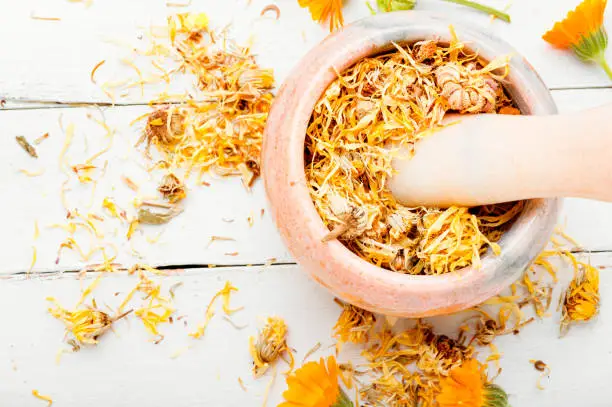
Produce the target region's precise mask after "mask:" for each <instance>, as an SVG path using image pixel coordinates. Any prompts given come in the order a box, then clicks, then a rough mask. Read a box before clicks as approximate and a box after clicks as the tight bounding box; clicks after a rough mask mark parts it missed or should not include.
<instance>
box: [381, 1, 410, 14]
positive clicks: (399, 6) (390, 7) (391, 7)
mask: <svg viewBox="0 0 612 407" xmlns="http://www.w3.org/2000/svg"><path fill="white" fill-rule="evenodd" d="M376 5H377V6H378V10H379V11H385V12H386V11H398V10H412V9H413V8H414V6H415V5H416V0H376Z"/></svg>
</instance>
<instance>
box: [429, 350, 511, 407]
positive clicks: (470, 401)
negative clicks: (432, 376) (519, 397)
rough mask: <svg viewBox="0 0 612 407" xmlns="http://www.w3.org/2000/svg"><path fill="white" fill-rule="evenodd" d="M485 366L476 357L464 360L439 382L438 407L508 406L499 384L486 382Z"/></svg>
mask: <svg viewBox="0 0 612 407" xmlns="http://www.w3.org/2000/svg"><path fill="white" fill-rule="evenodd" d="M484 369H485V367H484V366H483V365H481V364H480V363H479V362H478V361H477V360H476V359H470V360H467V361H465V362H464V363H463V364H461V366H459V367H456V368H454V369H453V370H451V371H450V373H449V375H448V377H446V378H444V379H442V380H441V382H440V388H441V390H440V394H438V395H437V396H436V402H437V403H438V405H439V406H440V407H457V406H464V407H508V406H510V404H509V403H508V395H507V394H506V392H505V391H504V390H503V389H502V388H501V387H499V386H497V385H495V384H491V383H487V377H486V374H485V372H484Z"/></svg>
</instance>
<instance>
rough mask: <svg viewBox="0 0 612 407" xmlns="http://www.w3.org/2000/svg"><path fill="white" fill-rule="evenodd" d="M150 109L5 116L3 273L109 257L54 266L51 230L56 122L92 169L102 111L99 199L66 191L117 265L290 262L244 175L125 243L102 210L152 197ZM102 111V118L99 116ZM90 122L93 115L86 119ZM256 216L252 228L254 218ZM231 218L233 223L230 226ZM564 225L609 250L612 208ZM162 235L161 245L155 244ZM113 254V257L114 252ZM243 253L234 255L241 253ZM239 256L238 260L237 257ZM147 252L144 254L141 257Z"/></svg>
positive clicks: (58, 179) (603, 95) (573, 96)
mask: <svg viewBox="0 0 612 407" xmlns="http://www.w3.org/2000/svg"><path fill="white" fill-rule="evenodd" d="M554 95H555V99H556V100H557V103H558V105H559V109H560V110H561V111H565V112H571V111H575V110H579V109H580V108H588V107H590V106H594V105H599V104H602V103H606V102H610V101H612V89H605V90H581V91H559V92H554ZM147 111H148V108H147V107H143V106H130V107H116V108H103V110H102V111H100V110H97V109H93V108H90V109H87V108H61V109H35V110H19V111H3V112H0V115H1V117H2V120H0V134H2V135H4V136H5V137H0V171H2V173H3V174H5V176H4V177H2V178H1V179H0V188H1V190H2V191H5V192H4V200H3V201H2V203H1V204H0V210H1V211H2V213H3V214H5V227H4V228H3V229H2V232H0V236H1V238H2V242H3V250H2V251H3V252H4V253H6V255H5V256H4V261H3V264H2V266H1V267H0V273H12V272H23V271H27V270H28V269H29V267H30V264H31V260H32V250H33V249H32V247H33V246H35V247H36V250H37V262H36V264H35V267H34V270H36V271H53V270H73V269H78V268H80V267H82V266H83V265H85V264H88V263H96V262H100V261H102V260H103V256H102V254H101V253H99V252H98V253H95V254H94V255H93V256H92V257H91V258H90V259H88V260H84V259H82V258H81V256H79V255H78V253H77V252H75V251H71V250H64V251H63V254H62V257H61V259H60V262H59V263H58V264H56V263H55V262H56V259H57V251H58V248H59V245H60V244H61V243H62V242H63V241H64V240H65V239H66V238H67V237H68V234H67V232H66V231H64V230H62V229H58V228H52V227H50V226H51V225H54V224H58V223H62V222H63V223H64V224H65V216H66V210H65V209H64V207H63V206H62V203H61V199H60V189H61V186H62V183H63V182H64V180H65V179H66V175H65V174H64V173H63V172H62V170H61V169H60V168H59V158H58V157H59V154H60V151H61V149H62V146H63V144H64V140H65V136H64V133H63V132H62V131H61V129H60V127H59V123H58V118H59V117H60V116H61V117H62V122H63V125H64V128H66V127H68V126H69V124H70V123H72V124H73V125H74V129H75V138H74V141H73V143H72V144H71V146H70V148H69V150H68V153H67V155H66V157H67V160H68V162H69V163H70V165H75V164H79V163H83V162H85V160H86V159H87V158H88V157H90V156H92V155H93V154H94V153H96V152H98V151H100V150H101V149H102V148H103V147H105V146H107V145H108V142H109V138H108V137H107V136H106V131H105V130H104V129H103V128H102V127H101V126H100V125H99V124H98V123H96V122H95V121H94V119H96V120H100V118H101V117H102V114H103V115H104V117H105V118H106V122H107V123H108V126H109V127H110V128H112V129H115V130H116V131H117V134H116V136H115V137H114V140H113V146H112V148H111V150H110V151H109V152H108V153H106V154H105V155H102V156H101V157H100V158H98V159H97V160H96V161H95V162H94V164H96V165H98V166H100V167H103V166H104V163H105V162H108V164H107V166H106V173H105V175H104V176H102V177H101V179H100V181H99V183H98V185H97V187H96V189H95V191H94V193H93V195H92V186H91V184H88V185H80V184H78V182H76V180H75V175H74V174H71V178H70V179H71V182H70V184H69V187H70V188H72V190H71V191H69V192H67V195H66V197H67V200H68V205H69V207H70V209H73V208H79V210H80V211H81V213H82V214H83V215H86V214H87V212H89V211H90V212H92V213H96V214H98V215H102V216H105V218H106V219H105V221H104V222H96V224H98V225H99V228H100V230H101V231H102V233H103V234H104V239H100V241H102V240H104V241H107V242H112V244H114V245H115V246H116V247H117V249H118V251H119V255H118V258H117V261H119V262H122V263H125V264H132V263H134V262H140V261H146V262H148V263H150V264H156V265H176V264H198V265H206V264H230V265H232V264H233V265H241V264H254V263H256V264H262V263H265V262H267V261H269V260H270V259H272V258H275V259H276V261H278V262H292V258H291V256H290V255H289V253H288V252H287V250H286V248H285V247H284V245H283V243H282V241H281V239H280V236H279V235H278V233H277V232H276V228H275V226H274V224H273V222H272V221H271V219H270V217H269V216H268V214H267V213H264V215H263V217H262V216H261V210H262V209H264V211H265V210H266V208H267V203H266V199H265V194H264V191H263V187H262V184H261V182H260V181H258V182H257V183H256V185H255V186H254V188H253V190H252V191H251V192H247V191H246V190H245V189H244V188H243V186H242V185H241V182H240V180H239V179H237V178H232V179H209V181H210V182H211V186H210V187H205V186H196V185H195V183H196V179H195V177H192V178H190V180H189V185H190V188H189V195H188V198H187V199H186V201H185V203H184V208H185V211H184V213H182V214H181V215H179V216H178V217H176V218H175V219H173V220H172V221H171V222H170V223H169V224H167V225H163V226H146V227H143V228H142V231H138V232H136V233H135V235H134V237H133V238H132V240H131V241H129V242H127V240H126V232H127V228H128V225H127V223H126V222H120V221H119V220H117V219H114V218H110V217H109V215H108V213H107V212H106V211H105V210H103V209H102V208H101V204H102V201H103V199H104V198H105V197H112V198H114V200H115V202H116V203H117V205H119V207H120V208H123V209H125V210H126V211H128V213H129V214H131V215H133V214H134V213H135V209H134V208H133V205H132V201H133V199H134V198H135V197H136V196H142V197H147V196H155V195H156V192H155V188H156V185H157V183H158V182H159V179H160V177H161V175H160V172H153V173H152V174H150V173H148V172H147V171H146V170H145V168H146V167H147V166H150V165H151V162H150V161H149V160H148V159H146V158H144V157H143V155H142V151H141V150H139V149H136V148H134V147H133V146H134V144H135V142H136V140H137V139H138V138H139V134H140V131H141V127H142V124H141V123H137V124H136V125H134V126H130V124H129V123H130V122H131V121H132V120H133V119H134V118H136V117H138V116H139V115H141V114H143V113H145V112H147ZM102 112H103V113H102ZM88 115H90V118H88ZM46 132H48V133H49V134H50V136H49V138H48V139H46V140H45V141H43V142H42V143H41V144H40V145H39V146H38V147H37V148H38V152H39V158H38V159H37V160H34V159H32V158H30V157H29V156H27V154H26V153H25V152H24V151H22V150H21V149H20V147H19V146H18V145H17V143H16V142H15V140H14V136H16V135H24V136H25V137H26V138H27V139H29V140H30V141H32V140H34V139H35V138H37V137H39V136H40V135H42V134H44V133H46ZM22 169H27V170H29V171H31V172H37V171H41V170H44V173H43V174H42V175H40V176H37V177H28V176H26V175H25V174H23V173H21V172H20V170H22ZM122 176H127V177H130V178H131V179H133V180H134V181H135V182H137V183H138V184H139V185H140V186H141V191H140V193H138V194H137V193H136V192H134V191H132V190H131V189H129V188H128V187H127V186H126V185H125V183H124V182H122V180H121V179H122ZM249 216H251V217H252V219H253V226H252V227H249V225H248V221H247V218H248V217H249ZM231 219H233V220H234V221H233V222H231V223H229V222H226V221H227V220H231ZM35 221H36V222H37V223H38V226H39V229H40V237H39V238H38V239H37V240H35V239H34V236H33V235H34V222H35ZM560 223H561V224H563V225H565V228H566V230H567V232H568V233H569V234H570V235H572V236H574V237H575V238H576V239H577V240H578V241H579V242H580V243H581V244H582V245H583V247H584V248H585V249H587V250H611V249H612V235H610V233H609V230H611V229H612V204H608V203H602V202H596V201H589V200H582V199H568V200H566V204H565V209H564V212H563V214H562V216H561V220H560ZM158 236H159V238H158ZM212 236H225V237H231V238H234V239H236V241H235V242H234V241H217V242H213V243H210V238H211V237H212ZM77 241H78V242H79V243H80V244H83V245H84V250H85V251H87V250H88V249H87V246H88V245H89V243H88V242H89V236H88V235H87V234H85V233H84V231H83V230H80V231H79V232H78V233H77ZM113 251H114V250H109V255H110V254H111V253H112V252H113ZM235 253H237V254H235ZM234 254H235V255H234ZM139 255H140V257H139Z"/></svg>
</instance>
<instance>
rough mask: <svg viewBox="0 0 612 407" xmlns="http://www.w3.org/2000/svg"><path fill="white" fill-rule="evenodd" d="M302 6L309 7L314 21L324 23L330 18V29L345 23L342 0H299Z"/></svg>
mask: <svg viewBox="0 0 612 407" xmlns="http://www.w3.org/2000/svg"><path fill="white" fill-rule="evenodd" d="M298 3H299V4H300V7H308V9H309V10H310V15H311V17H312V19H313V20H314V21H318V22H319V23H322V22H324V21H327V20H329V31H330V32H331V31H334V30H335V29H337V28H339V27H341V26H343V25H344V18H343V17H342V0H298Z"/></svg>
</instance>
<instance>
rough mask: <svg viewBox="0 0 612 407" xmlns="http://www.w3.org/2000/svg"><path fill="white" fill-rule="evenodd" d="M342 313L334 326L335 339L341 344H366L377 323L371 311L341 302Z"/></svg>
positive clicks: (338, 302)
mask: <svg viewBox="0 0 612 407" xmlns="http://www.w3.org/2000/svg"><path fill="white" fill-rule="evenodd" d="M334 301H336V303H337V304H339V305H340V306H342V312H341V313H340V316H339V317H338V321H336V325H334V337H335V338H336V339H338V341H340V342H351V343H365V342H366V341H367V340H368V333H369V332H370V331H371V330H372V328H373V327H374V324H375V323H376V316H375V315H374V314H373V313H371V312H370V311H366V310H364V309H361V308H358V307H356V306H354V305H351V304H349V303H343V302H340V301H339V300H338V299H335V300H334Z"/></svg>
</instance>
